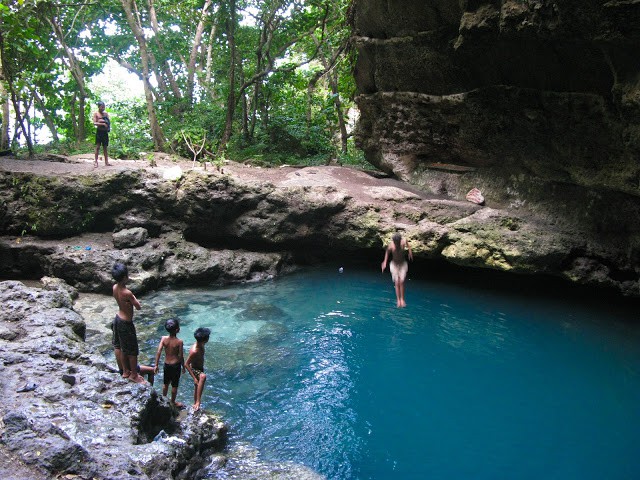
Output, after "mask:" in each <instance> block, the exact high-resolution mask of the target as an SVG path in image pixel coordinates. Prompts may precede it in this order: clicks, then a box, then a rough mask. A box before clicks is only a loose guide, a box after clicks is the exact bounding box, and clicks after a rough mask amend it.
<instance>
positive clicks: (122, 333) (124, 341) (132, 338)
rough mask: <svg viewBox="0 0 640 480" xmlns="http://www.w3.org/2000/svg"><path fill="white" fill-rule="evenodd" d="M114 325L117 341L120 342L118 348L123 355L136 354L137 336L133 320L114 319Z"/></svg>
mask: <svg viewBox="0 0 640 480" xmlns="http://www.w3.org/2000/svg"><path fill="white" fill-rule="evenodd" d="M113 324H114V325H115V327H116V332H117V335H116V336H117V337H118V339H117V341H118V342H119V344H120V350H122V353H123V354H125V355H133V356H137V355H138V337H137V335H136V327H135V325H134V324H133V322H125V321H124V320H122V319H118V320H117V321H115V320H114V322H113ZM114 347H115V341H114Z"/></svg>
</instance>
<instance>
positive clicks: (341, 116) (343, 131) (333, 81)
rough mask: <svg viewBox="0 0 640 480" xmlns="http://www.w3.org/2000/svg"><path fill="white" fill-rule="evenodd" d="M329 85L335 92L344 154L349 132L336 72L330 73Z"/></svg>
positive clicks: (334, 100) (341, 146)
mask: <svg viewBox="0 0 640 480" xmlns="http://www.w3.org/2000/svg"><path fill="white" fill-rule="evenodd" d="M329 85H331V93H332V94H333V105H334V106H335V107H336V115H337V116H338V127H340V150H341V151H342V153H343V154H346V153H347V140H348V139H349V134H348V132H347V124H346V122H345V121H344V112H343V111H342V102H341V101H340V93H339V91H338V80H337V78H336V73H335V72H330V73H329Z"/></svg>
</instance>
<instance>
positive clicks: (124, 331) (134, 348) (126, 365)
mask: <svg viewBox="0 0 640 480" xmlns="http://www.w3.org/2000/svg"><path fill="white" fill-rule="evenodd" d="M111 275H112V276H113V279H114V280H115V281H116V283H115V284H114V285H113V298H115V299H116V302H118V308H119V310H118V313H117V314H116V317H115V319H114V320H113V323H112V325H111V329H112V330H113V348H114V350H115V355H116V361H118V366H119V367H121V368H122V376H123V377H124V378H128V379H129V380H131V381H132V382H136V383H147V382H145V380H144V378H142V377H141V376H140V375H139V374H138V337H137V335H136V327H135V325H134V324H133V308H134V307H135V308H136V310H140V302H138V299H137V298H136V296H135V295H134V294H133V293H132V292H131V290H129V289H128V288H127V282H128V281H129V270H128V269H127V266H126V265H124V264H122V263H116V264H115V265H114V266H113V268H112V269H111Z"/></svg>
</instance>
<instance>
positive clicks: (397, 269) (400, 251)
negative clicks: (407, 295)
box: [381, 233, 413, 308]
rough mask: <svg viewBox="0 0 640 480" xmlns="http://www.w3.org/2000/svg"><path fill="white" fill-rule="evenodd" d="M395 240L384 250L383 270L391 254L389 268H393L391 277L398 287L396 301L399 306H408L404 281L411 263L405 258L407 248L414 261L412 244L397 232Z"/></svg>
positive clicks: (410, 258) (410, 257) (394, 236)
mask: <svg viewBox="0 0 640 480" xmlns="http://www.w3.org/2000/svg"><path fill="white" fill-rule="evenodd" d="M392 238H393V241H392V242H391V243H390V244H389V245H388V246H387V248H386V250H385V252H384V260H383V261H382V265H381V267H382V271H383V272H384V270H385V268H387V262H388V261H389V256H391V262H390V263H389V270H391V278H392V279H393V283H394V285H395V288H396V301H397V305H398V307H399V308H400V307H406V306H407V303H406V302H405V301H404V282H405V280H406V278H407V272H408V271H409V264H408V263H407V260H406V259H405V258H404V250H405V248H406V249H407V251H408V252H409V260H411V261H413V253H412V252H411V245H409V242H407V240H406V239H404V238H402V235H400V234H399V233H395V234H394V235H393V237H392Z"/></svg>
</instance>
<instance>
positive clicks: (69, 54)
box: [47, 18, 87, 143]
mask: <svg viewBox="0 0 640 480" xmlns="http://www.w3.org/2000/svg"><path fill="white" fill-rule="evenodd" d="M47 21H48V22H49V24H50V25H51V28H52V29H53V33H54V35H55V37H56V39H57V40H58V43H59V45H60V50H62V52H63V53H64V55H65V57H66V58H67V61H68V62H69V71H70V72H71V76H72V77H73V79H74V80H75V81H76V84H77V85H78V93H79V97H80V98H79V99H78V100H79V102H78V103H79V106H78V124H77V125H78V128H77V132H76V135H77V136H76V139H77V141H78V143H80V142H84V141H85V140H86V138H87V132H86V130H85V124H86V119H85V102H86V98H87V90H86V87H85V75H84V71H83V70H82V67H81V66H80V63H79V62H78V59H77V58H76V55H75V53H73V50H72V49H71V48H69V46H68V45H67V42H66V41H65V34H64V32H63V31H62V27H61V26H60V24H59V23H58V22H57V21H56V19H55V18H47Z"/></svg>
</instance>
